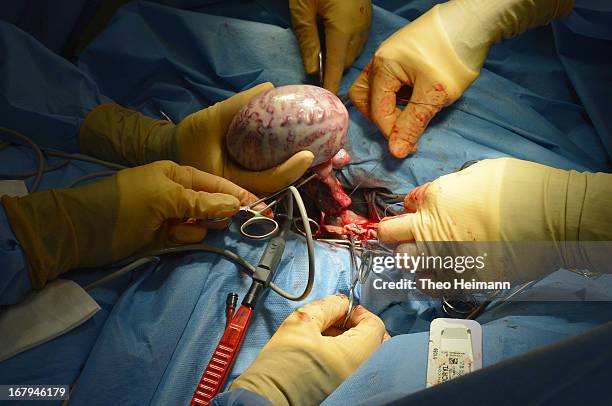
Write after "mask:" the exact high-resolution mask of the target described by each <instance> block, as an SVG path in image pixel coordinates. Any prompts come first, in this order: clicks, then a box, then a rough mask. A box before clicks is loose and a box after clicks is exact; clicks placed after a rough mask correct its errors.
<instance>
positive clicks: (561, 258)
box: [378, 158, 612, 282]
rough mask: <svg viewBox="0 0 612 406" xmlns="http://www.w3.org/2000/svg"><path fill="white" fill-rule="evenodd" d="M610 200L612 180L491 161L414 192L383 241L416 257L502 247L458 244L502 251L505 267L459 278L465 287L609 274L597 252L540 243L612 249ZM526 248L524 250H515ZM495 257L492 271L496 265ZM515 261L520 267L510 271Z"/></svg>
mask: <svg viewBox="0 0 612 406" xmlns="http://www.w3.org/2000/svg"><path fill="white" fill-rule="evenodd" d="M611 194H612V174H604V173H596V174H594V173H586V172H585V173H579V172H576V171H565V170H561V169H555V168H551V167H547V166H544V165H540V164H536V163H533V162H528V161H522V160H518V159H512V158H499V159H487V160H484V161H480V162H478V163H476V164H474V165H472V166H470V167H468V168H466V169H464V170H462V171H459V172H455V173H452V174H449V175H445V176H442V177H440V178H438V179H436V180H435V181H433V182H430V183H426V184H425V185H422V186H419V187H417V188H416V189H414V190H413V191H412V192H410V193H409V194H408V195H407V196H406V199H405V201H404V206H405V208H406V211H407V212H408V213H407V214H403V215H400V216H396V217H389V218H385V219H383V220H382V221H381V222H380V223H379V227H378V238H379V239H380V240H381V241H382V242H383V243H386V244H390V245H397V244H400V243H406V242H411V241H416V242H417V244H416V245H417V247H418V249H417V250H416V252H415V253H413V255H418V254H419V253H420V252H421V251H422V247H425V248H426V249H427V242H432V241H454V242H458V241H469V242H481V241H485V242H493V241H499V242H501V243H502V244H497V245H495V244H489V245H488V246H487V245H478V244H458V243H454V244H452V249H457V250H459V251H461V250H464V249H466V250H470V249H471V248H473V247H476V248H478V247H488V248H489V251H495V250H498V247H499V250H498V252H499V253H500V254H501V255H503V257H502V258H497V259H498V260H499V261H501V263H500V264H498V265H502V267H493V268H491V267H488V268H487V269H485V270H484V271H478V273H477V274H476V275H475V274H473V273H467V274H465V275H461V277H463V278H466V279H467V280H469V279H470V278H472V277H475V278H476V279H480V280H488V281H496V280H502V281H503V280H508V281H517V282H523V281H528V280H535V279H539V278H540V277H541V276H543V275H545V274H547V273H550V272H553V271H556V270H557V269H558V268H559V267H560V266H564V267H568V269H570V268H579V269H583V268H586V267H593V268H596V269H592V270H593V271H599V272H609V271H610V265H609V263H608V262H609V261H607V260H605V258H603V257H602V256H601V255H600V254H601V252H598V251H601V250H600V249H599V248H597V246H596V245H593V244H591V245H588V244H585V245H583V246H579V245H574V244H563V243H555V244H548V245H546V244H540V245H538V242H541V241H557V242H565V241H611V240H612V205H611V204H610V196H611ZM520 241H523V242H525V243H524V244H523V245H521V244H518V243H516V242H520ZM419 242H421V243H422V244H419ZM513 244H514V245H513ZM448 245H450V244H448ZM501 245H503V246H501ZM530 245H534V248H535V249H536V250H531V249H530ZM430 246H432V247H440V246H441V245H436V244H430ZM538 247H542V248H543V249H542V250H538ZM519 248H520V249H519ZM400 250H402V248H401V247H400ZM517 250H519V251H523V252H517ZM525 250H527V251H531V252H530V253H527V252H525ZM429 254H431V252H430V253H429ZM454 254H455V255H461V254H462V253H461V252H455V253H454ZM463 254H465V253H463ZM479 254H480V255H482V252H480V253H479ZM490 254H491V252H489V258H488V259H487V263H489V262H491V261H492V260H494V259H493V258H490V257H491V255H490ZM513 261H515V262H517V263H516V264H514V266H511V265H513V264H510V262H513ZM489 265H492V264H489ZM510 270H512V271H510ZM510 272H511V273H512V274H509V273H510ZM517 272H520V273H517ZM468 275H469V276H468ZM426 276H431V275H426ZM440 276H441V275H439V274H437V275H435V277H436V278H440ZM443 279H446V280H448V279H449V278H443Z"/></svg>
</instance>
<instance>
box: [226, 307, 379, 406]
mask: <svg viewBox="0 0 612 406" xmlns="http://www.w3.org/2000/svg"><path fill="white" fill-rule="evenodd" d="M348 306H349V303H348V299H347V298H346V296H344V295H336V296H328V297H326V298H325V299H322V300H318V301H315V302H312V303H309V304H307V305H305V306H303V307H301V308H300V309H298V310H296V311H295V312H293V313H292V314H291V315H290V316H289V317H287V319H286V320H285V321H284V322H283V324H281V326H280V327H279V329H278V331H277V332H276V333H275V334H274V336H272V338H271V339H270V341H269V342H268V344H266V345H265V346H264V348H263V349H262V350H261V352H260V353H259V355H257V358H256V359H255V361H253V364H251V366H250V367H249V368H248V369H247V370H246V371H244V372H243V373H242V375H240V376H239V377H238V378H237V379H236V380H235V381H234V382H233V383H232V385H231V387H230V389H229V390H230V391H231V390H234V389H238V388H243V389H246V390H249V391H251V392H255V393H257V394H259V395H261V396H263V397H264V398H266V399H268V400H269V401H270V402H272V404H273V405H275V406H282V405H318V404H321V402H322V401H323V400H324V399H325V398H326V397H327V396H328V395H329V394H330V393H331V392H333V391H334V390H335V389H336V388H337V387H338V385H340V384H341V383H342V382H343V381H344V380H345V379H346V378H347V377H348V376H349V375H351V374H352V373H353V372H354V371H355V370H356V369H357V368H358V367H359V366H360V365H361V364H362V363H363V362H364V361H365V360H366V359H368V358H369V357H370V355H371V354H372V353H373V352H374V351H376V349H377V348H378V347H379V346H380V345H381V344H382V342H383V341H384V340H386V339H387V338H389V336H388V334H387V332H386V330H385V326H384V324H383V322H382V320H380V319H379V318H378V317H377V316H376V315H374V314H372V313H370V312H369V311H367V310H366V309H365V308H363V307H361V306H357V307H356V308H355V309H354V311H353V312H352V314H351V317H350V319H349V321H348V323H347V328H348V330H346V331H345V330H343V329H340V328H339V326H340V324H341V323H342V322H343V320H344V317H345V315H346V312H347V311H348Z"/></svg>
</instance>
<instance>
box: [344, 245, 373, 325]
mask: <svg viewBox="0 0 612 406" xmlns="http://www.w3.org/2000/svg"><path fill="white" fill-rule="evenodd" d="M348 237H349V239H348V249H349V253H350V256H351V286H350V287H349V295H348V299H349V308H348V311H347V312H346V316H345V317H344V321H343V322H342V327H343V328H344V327H346V323H348V321H349V319H350V318H351V314H352V313H353V310H354V309H355V289H356V288H357V285H358V284H364V283H366V282H367V280H368V276H369V275H370V270H371V269H372V261H373V258H374V256H373V254H374V252H373V251H369V250H367V249H366V248H365V247H364V246H363V244H364V243H363V242H360V241H355V237H354V236H353V234H352V233H350V234H349V235H348ZM357 244H359V245H360V247H361V255H359V264H358V263H357V257H358V255H357V247H356V245H357Z"/></svg>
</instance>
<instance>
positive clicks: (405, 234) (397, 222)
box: [378, 213, 417, 244]
mask: <svg viewBox="0 0 612 406" xmlns="http://www.w3.org/2000/svg"><path fill="white" fill-rule="evenodd" d="M416 219H417V214H416V213H415V214H412V213H407V214H400V215H399V216H394V217H385V218H383V219H382V220H381V221H380V223H378V239H379V240H380V241H381V242H382V243H384V244H394V243H398V242H405V241H414V240H415V238H414V229H415V228H416V224H415V221H416Z"/></svg>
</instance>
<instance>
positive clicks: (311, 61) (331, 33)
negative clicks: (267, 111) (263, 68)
mask: <svg viewBox="0 0 612 406" xmlns="http://www.w3.org/2000/svg"><path fill="white" fill-rule="evenodd" d="M289 8H290V9H291V20H292V22H293V29H294V30H295V32H296V34H297V37H298V41H299V43H300V50H301V52H302V61H303V63H304V68H305V69H306V73H309V74H314V73H317V72H319V52H321V41H320V38H319V31H318V29H317V16H321V18H322V19H323V25H324V27H325V50H326V51H325V70H324V72H325V74H324V84H323V86H324V87H325V88H326V89H327V90H329V91H331V92H333V93H336V92H337V91H338V88H339V86H340V80H341V79H342V72H343V71H344V69H346V68H348V67H349V66H351V65H352V64H353V62H355V59H357V57H358V56H359V55H360V54H361V51H363V47H364V45H365V43H366V41H367V40H368V35H369V33H370V25H371V24H372V1H371V0H350V1H347V0H289Z"/></svg>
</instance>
